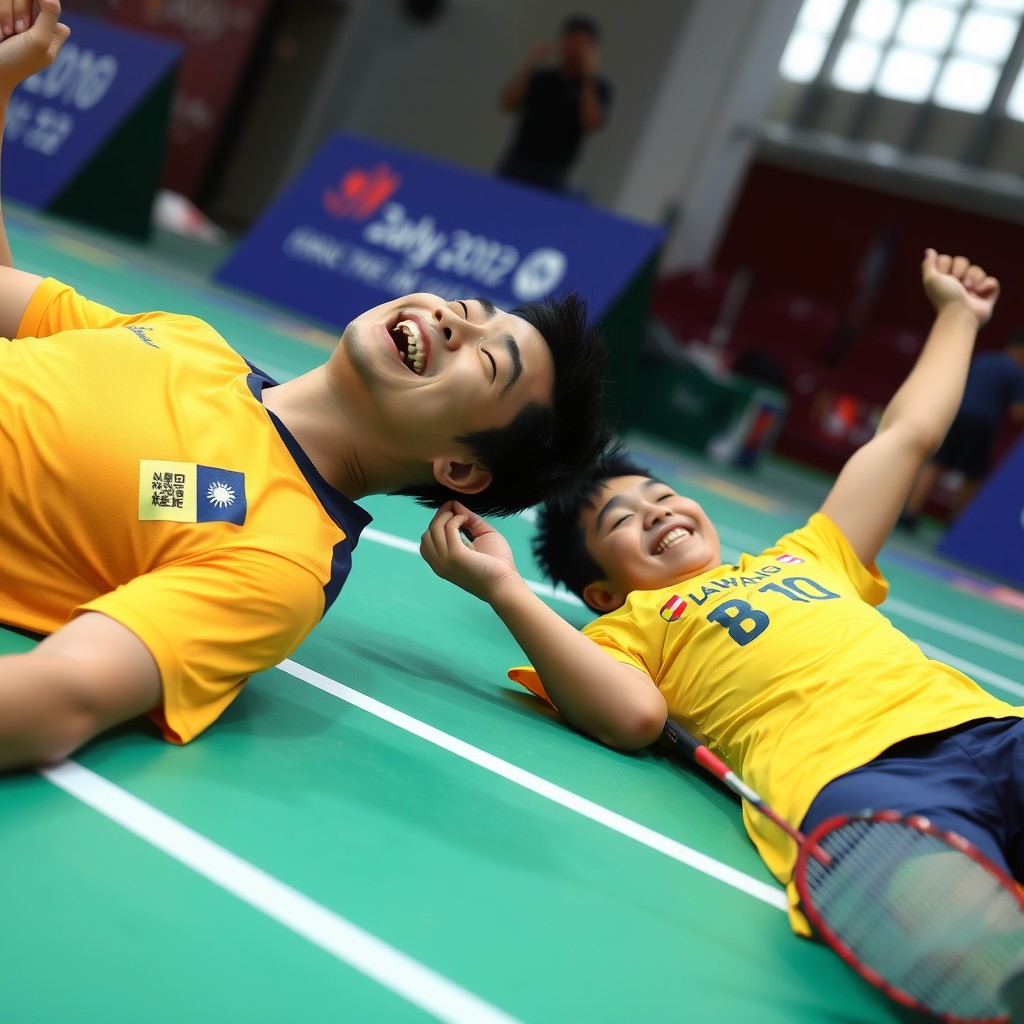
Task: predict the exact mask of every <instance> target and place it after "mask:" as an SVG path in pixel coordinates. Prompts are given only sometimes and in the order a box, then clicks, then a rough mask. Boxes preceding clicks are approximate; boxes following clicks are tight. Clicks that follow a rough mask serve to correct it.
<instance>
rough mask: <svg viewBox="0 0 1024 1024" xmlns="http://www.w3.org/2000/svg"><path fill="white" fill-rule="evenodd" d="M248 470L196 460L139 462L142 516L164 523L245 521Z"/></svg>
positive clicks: (239, 524)
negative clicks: (246, 474)
mask: <svg viewBox="0 0 1024 1024" xmlns="http://www.w3.org/2000/svg"><path fill="white" fill-rule="evenodd" d="M245 513H246V500H245V474H244V473H238V472H236V471H235V470H233V469H218V468H217V467H216V466H202V465H199V464H198V463H195V462H166V461H162V460H157V459H142V460H140V462H139V519H140V520H141V521H143V522H165V523H235V524H237V525H238V526H241V525H242V523H244V522H245Z"/></svg>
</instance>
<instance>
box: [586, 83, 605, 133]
mask: <svg viewBox="0 0 1024 1024" xmlns="http://www.w3.org/2000/svg"><path fill="white" fill-rule="evenodd" d="M580 124H581V125H582V126H583V128H584V129H586V131H588V132H590V131H594V130H595V129H597V128H600V127H601V125H603V124H604V108H603V107H602V106H601V97H600V95H599V93H598V89H597V79H596V78H595V77H594V76H593V75H588V76H587V77H585V78H584V79H583V87H582V88H581V89H580Z"/></svg>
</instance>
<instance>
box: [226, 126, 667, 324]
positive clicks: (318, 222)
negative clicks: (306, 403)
mask: <svg viewBox="0 0 1024 1024" xmlns="http://www.w3.org/2000/svg"><path fill="white" fill-rule="evenodd" d="M661 239H662V231H661V229H660V228H654V227H651V226H649V225H646V224H641V223H638V222H635V221H631V220H627V219H625V218H623V217H618V216H614V215H612V214H609V213H605V212H603V211H601V210H597V209H595V208H594V207H592V206H590V205H588V204H586V203H583V202H579V201H575V200H572V199H568V198H565V197H563V196H559V195H554V194H550V193H546V192H541V191H539V190H537V189H533V188H528V187H526V186H523V185H519V184H516V183H513V182H508V181H504V180H501V179H496V178H493V177H491V176H489V175H486V174H482V173H479V172H476V171H471V170H467V169H465V168H461V167H457V166H454V165H451V164H446V163H444V162H442V161H439V160H435V159H432V158H428V157H424V156H421V155H416V154H413V153H410V152H408V151H405V150H401V149H396V148H394V147H392V146H386V145H383V144H381V143H378V142H371V141H369V140H366V139H362V138H357V137H354V136H352V135H348V134H344V133H339V134H336V135H334V136H333V137H332V138H330V139H329V140H328V141H327V143H326V144H325V145H324V147H323V148H322V149H321V151H320V152H319V153H318V154H317V155H316V156H315V157H314V158H313V159H312V160H311V161H310V163H309V164H308V165H307V166H306V168H305V169H304V170H303V171H302V172H301V173H300V174H299V176H298V178H297V179H296V180H295V181H294V182H292V184H291V185H290V186H289V187H288V188H287V189H286V190H285V191H284V192H283V193H282V195H281V196H280V197H279V198H278V199H277V200H276V201H275V202H274V204H273V205H272V206H271V207H270V208H269V209H268V211H267V212H266V213H265V214H264V216H263V217H261V218H260V220H259V221H258V222H257V223H256V224H255V225H254V227H253V228H252V229H251V231H250V232H249V233H248V234H247V235H246V237H245V238H244V239H242V241H241V242H240V243H239V244H238V246H237V247H236V248H235V250H234V251H233V252H232V254H231V255H230V256H229V258H228V260H227V261H226V262H225V263H224V264H223V265H222V266H221V268H220V269H219V270H218V272H217V275H216V276H217V278H218V280H220V281H222V282H224V283H225V284H229V285H232V286H235V287H238V288H241V289H244V290H246V291H249V292H253V293H255V294H257V295H258V296H260V297H261V298H264V299H268V300H270V301H272V302H276V303H279V304H281V305H284V306H287V307H289V308H291V309H293V310H298V311H300V312H303V313H306V314H309V315H311V316H313V317H316V318H318V319H320V320H322V321H325V322H327V323H331V324H337V325H343V324H345V323H347V322H348V321H349V320H350V319H351V318H352V317H353V316H355V315H357V314H358V313H360V312H362V311H364V310H366V309H369V308H372V307H373V306H376V305H379V304H380V303H382V302H386V301H387V300H389V299H392V298H395V297H396V296H399V295H405V294H408V293H411V292H431V293H433V294H436V295H441V296H442V297H444V298H449V299H451V298H458V297H462V298H465V297H468V296H480V297H485V298H489V299H491V301H493V302H495V303H496V304H497V305H499V306H501V307H503V308H506V309H508V308H512V307H514V306H516V305H518V304H520V303H522V302H532V301H535V300H537V299H540V298H543V297H544V296H547V295H559V294H562V293H564V292H566V291H569V290H576V291H578V292H580V294H582V295H583V296H584V297H585V298H586V299H587V300H588V301H589V303H590V309H591V314H592V315H593V316H595V317H597V316H599V315H600V314H601V313H602V311H603V310H604V309H605V308H606V307H607V306H608V305H610V304H611V303H612V302H613V301H614V300H615V298H616V297H617V296H618V294H619V292H620V291H621V290H622V289H623V288H624V287H625V286H626V285H627V284H629V282H630V281H631V280H632V278H633V277H634V276H635V275H636V273H637V271H638V270H639V269H640V268H641V267H642V266H643V265H644V264H645V263H646V262H647V261H648V260H649V259H650V257H651V256H652V254H653V253H654V252H655V250H656V249H657V247H658V245H659V244H660V242H661Z"/></svg>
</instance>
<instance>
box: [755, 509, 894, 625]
mask: <svg viewBox="0 0 1024 1024" xmlns="http://www.w3.org/2000/svg"><path fill="white" fill-rule="evenodd" d="M794 552H796V553H798V554H802V555H806V556H809V557H811V558H814V559H817V560H818V561H820V562H824V563H825V565H827V566H828V567H829V568H830V569H832V570H833V571H834V572H837V573H839V574H840V575H842V576H845V577H846V578H847V579H849V581H850V582H851V583H852V584H853V586H854V589H855V590H856V592H857V594H858V595H859V596H860V598H861V600H863V601H865V602H867V604H870V605H880V604H881V603H882V602H883V601H884V600H885V598H886V596H887V595H888V593H889V582H888V580H886V578H885V577H884V576H883V575H882V573H881V570H880V569H879V568H878V566H877V565H876V564H875V563H874V562H872V563H871V565H865V564H864V563H863V562H862V561H861V560H860V559H859V558H858V557H857V554H856V552H855V551H854V550H853V548H852V547H851V545H850V542H849V541H848V540H847V539H846V535H845V534H844V533H843V531H842V530H840V529H839V527H838V526H836V524H835V523H834V522H833V521H832V520H831V519H829V517H828V516H826V515H824V514H823V513H821V512H815V513H814V515H812V516H811V518H810V519H809V520H808V521H807V525H806V526H804V527H802V528H801V529H799V530H794V531H793V532H792V533H788V534H786V536H785V537H783V538H782V539H781V540H780V541H779V542H778V543H777V544H775V545H773V546H772V547H771V548H769V549H768V551H766V552H765V554H775V553H783V554H792V553H794Z"/></svg>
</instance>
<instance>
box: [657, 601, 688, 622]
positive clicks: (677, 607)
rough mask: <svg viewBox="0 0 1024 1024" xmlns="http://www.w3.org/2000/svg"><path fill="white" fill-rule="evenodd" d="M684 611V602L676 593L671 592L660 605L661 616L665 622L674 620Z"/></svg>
mask: <svg viewBox="0 0 1024 1024" xmlns="http://www.w3.org/2000/svg"><path fill="white" fill-rule="evenodd" d="M684 611H686V602H685V601H684V600H683V599H682V598H681V597H680V596H679V595H678V594H673V595H672V596H671V597H670V598H669V599H668V600H667V601H666V602H665V603H664V604H663V605H662V606H661V617H662V618H663V619H664V620H665V621H666V622H675V621H676V619H678V618H679V616H680V615H682V614H683V612H684Z"/></svg>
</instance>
